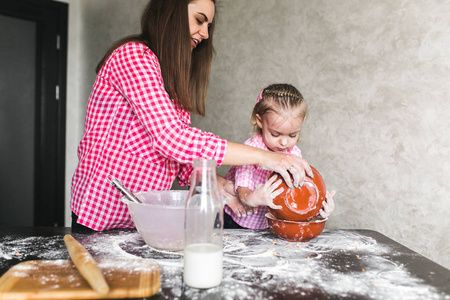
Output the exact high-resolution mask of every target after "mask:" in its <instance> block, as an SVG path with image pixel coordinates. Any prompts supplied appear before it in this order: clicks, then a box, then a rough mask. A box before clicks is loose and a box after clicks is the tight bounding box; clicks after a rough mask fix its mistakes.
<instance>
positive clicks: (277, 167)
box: [259, 151, 314, 188]
mask: <svg viewBox="0 0 450 300" xmlns="http://www.w3.org/2000/svg"><path fill="white" fill-rule="evenodd" d="M266 152H267V153H266V155H267V156H268V158H267V159H264V160H263V161H262V163H261V164H259V166H260V167H261V168H263V169H265V170H272V171H275V172H277V173H278V174H280V175H281V177H283V179H284V181H285V182H286V184H287V185H288V186H289V187H290V188H293V187H298V186H299V185H300V183H302V182H303V179H304V178H305V176H306V175H308V176H309V177H311V178H312V177H314V175H313V172H312V169H311V167H310V166H309V164H308V162H307V161H306V160H305V159H303V158H300V157H297V156H295V155H292V154H283V153H277V152H270V151H266ZM291 175H292V177H293V178H294V181H293V182H292V180H291Z"/></svg>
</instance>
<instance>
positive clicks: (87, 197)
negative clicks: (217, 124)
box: [71, 43, 227, 230]
mask: <svg viewBox="0 0 450 300" xmlns="http://www.w3.org/2000/svg"><path fill="white" fill-rule="evenodd" d="M190 123H191V120H190V114H189V112H187V111H185V110H184V109H183V108H182V107H180V106H179V105H178V104H177V103H176V102H174V101H172V100H171V99H170V98H169V95H168V94H167V93H166V91H165V89H164V83H163V80H162V75H161V70H160V66H159V62H158V59H157V57H156V56H155V54H154V53H153V52H152V51H151V50H150V49H148V48H147V47H146V46H144V45H143V44H139V43H128V44H125V45H123V46H121V47H119V48H118V49H116V50H115V51H114V52H113V53H112V55H111V56H110V57H109V58H108V60H107V61H106V62H105V64H104V66H103V68H102V69H101V70H100V72H99V73H98V76H97V79H96V81H95V84H94V87H93V90H92V93H91V95H90V97H89V102H88V108H87V113H86V122H85V131H84V136H83V138H82V140H81V142H80V145H79V148H78V158H79V163H78V166H77V168H76V170H75V173H74V176H73V178H72V199H71V209H72V211H73V212H74V213H75V214H76V215H77V216H78V223H80V224H82V225H84V226H87V227H89V228H92V229H94V230H104V229H110V228H127V227H134V225H133V222H132V221H131V217H130V215H129V213H128V209H127V207H126V205H125V204H123V203H121V202H120V201H119V198H120V197H121V194H120V193H119V192H118V191H117V190H116V189H115V188H114V187H113V186H112V185H111V184H110V183H109V181H108V180H107V176H108V175H112V176H114V177H116V178H118V179H119V180H120V181H122V183H123V184H124V185H125V186H126V187H128V188H129V189H130V190H131V191H132V192H133V193H136V192H139V191H147V190H168V189H170V187H171V186H172V183H173V181H174V180H175V179H176V178H178V180H179V183H180V185H186V184H187V183H188V179H189V176H190V175H191V172H192V167H191V164H192V163H193V161H194V160H195V159H199V158H206V159H215V160H216V161H217V165H218V166H219V165H221V164H222V162H223V158H224V156H225V152H226V148H227V142H226V141H225V140H223V139H220V138H219V137H217V136H215V135H213V134H212V133H208V132H203V131H201V130H199V129H196V128H193V127H190Z"/></svg>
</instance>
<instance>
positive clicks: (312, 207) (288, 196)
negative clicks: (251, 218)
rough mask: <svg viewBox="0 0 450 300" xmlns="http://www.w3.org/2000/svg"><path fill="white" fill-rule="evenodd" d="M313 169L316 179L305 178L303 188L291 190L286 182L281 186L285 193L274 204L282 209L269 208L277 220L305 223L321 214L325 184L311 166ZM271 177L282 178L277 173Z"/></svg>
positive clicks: (274, 200)
mask: <svg viewBox="0 0 450 300" xmlns="http://www.w3.org/2000/svg"><path fill="white" fill-rule="evenodd" d="M311 169H312V171H313V174H314V178H311V177H309V176H305V179H304V181H303V186H302V187H298V188H293V189H290V188H289V187H288V186H287V185H286V182H285V181H284V180H283V182H282V183H281V184H280V186H279V187H282V188H283V192H282V193H281V194H280V195H278V196H277V197H276V198H275V199H273V203H274V204H275V205H280V206H282V208H281V209H272V208H270V207H268V209H269V211H270V212H271V213H272V215H273V216H274V217H275V218H277V219H281V220H289V221H297V222H303V221H309V220H311V219H312V218H314V217H315V216H316V215H317V214H318V213H319V210H320V209H321V208H322V202H323V201H324V200H325V196H326V188H325V182H324V181H323V178H322V176H321V175H320V174H319V172H318V171H317V170H316V169H315V168H313V167H312V166H311ZM270 176H271V177H272V176H278V178H281V176H280V175H279V174H277V173H272V175H270Z"/></svg>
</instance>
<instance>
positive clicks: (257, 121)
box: [256, 114, 262, 129]
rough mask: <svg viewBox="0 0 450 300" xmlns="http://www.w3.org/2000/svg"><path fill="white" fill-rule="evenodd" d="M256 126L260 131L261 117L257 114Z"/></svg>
mask: <svg viewBox="0 0 450 300" xmlns="http://www.w3.org/2000/svg"><path fill="white" fill-rule="evenodd" d="M256 125H258V127H259V128H260V129H262V119H261V116H260V115H259V114H256Z"/></svg>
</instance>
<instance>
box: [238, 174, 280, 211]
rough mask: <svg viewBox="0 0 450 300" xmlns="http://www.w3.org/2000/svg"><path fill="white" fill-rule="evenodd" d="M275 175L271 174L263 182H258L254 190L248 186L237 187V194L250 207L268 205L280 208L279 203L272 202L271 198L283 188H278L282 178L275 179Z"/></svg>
mask: <svg viewBox="0 0 450 300" xmlns="http://www.w3.org/2000/svg"><path fill="white" fill-rule="evenodd" d="M276 179H277V177H276V176H272V177H270V178H269V180H267V181H266V183H264V184H259V185H258V186H257V187H256V189H255V190H254V191H252V190H250V189H248V188H242V187H239V188H238V194H239V198H240V199H241V201H242V202H243V203H244V204H245V205H247V206H250V207H255V208H257V207H258V206H269V207H270V208H273V209H281V208H282V207H281V206H279V205H275V204H274V203H273V199H275V197H276V196H278V195H279V194H281V193H282V192H283V188H279V189H277V188H278V186H279V185H280V184H281V182H282V180H281V179H278V180H276Z"/></svg>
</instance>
